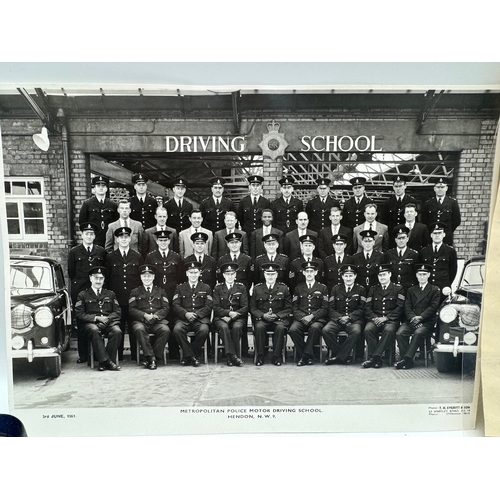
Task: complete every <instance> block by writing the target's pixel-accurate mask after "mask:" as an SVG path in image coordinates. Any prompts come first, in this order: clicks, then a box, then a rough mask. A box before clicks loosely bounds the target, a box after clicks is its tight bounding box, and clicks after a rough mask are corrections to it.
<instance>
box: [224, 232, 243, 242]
mask: <svg viewBox="0 0 500 500" xmlns="http://www.w3.org/2000/svg"><path fill="white" fill-rule="evenodd" d="M224 238H225V240H226V241H228V242H229V241H242V240H243V235H242V234H240V233H231V234H226V236H225V237H224Z"/></svg>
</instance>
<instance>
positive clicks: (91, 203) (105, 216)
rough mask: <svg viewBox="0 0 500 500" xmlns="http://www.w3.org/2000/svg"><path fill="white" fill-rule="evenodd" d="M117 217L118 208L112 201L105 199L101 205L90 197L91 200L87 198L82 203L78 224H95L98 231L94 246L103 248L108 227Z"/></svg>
mask: <svg viewBox="0 0 500 500" xmlns="http://www.w3.org/2000/svg"><path fill="white" fill-rule="evenodd" d="M118 217H119V215H118V207H117V205H116V203H115V202H114V201H111V200H110V199H109V198H105V200H104V202H103V203H102V204H101V203H100V202H99V201H97V198H96V197H95V196H92V198H88V199H87V200H85V201H84V202H83V204H82V207H81V208H80V214H79V216H78V223H79V224H83V223H84V222H93V223H94V224H96V225H97V227H98V230H97V233H96V235H95V240H94V244H95V245H99V246H100V247H103V248H104V247H105V244H106V231H107V230H108V226H109V224H111V223H112V222H114V221H115V220H117V219H118Z"/></svg>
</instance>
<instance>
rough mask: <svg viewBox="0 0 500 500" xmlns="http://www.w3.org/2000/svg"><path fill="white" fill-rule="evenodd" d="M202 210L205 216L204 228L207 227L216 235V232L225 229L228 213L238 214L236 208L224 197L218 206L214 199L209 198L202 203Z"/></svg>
mask: <svg viewBox="0 0 500 500" xmlns="http://www.w3.org/2000/svg"><path fill="white" fill-rule="evenodd" d="M200 210H201V213H202V214H203V227H206V228H207V229H209V230H210V231H212V233H214V234H215V232H216V231H220V230H221V229H224V228H225V225H224V217H225V215H226V212H235V213H236V206H235V204H234V203H233V202H232V201H231V200H229V199H227V198H225V197H224V196H222V197H221V199H220V204H219V205H216V204H215V201H214V197H213V196H209V197H208V198H205V199H204V200H202V202H201V203H200Z"/></svg>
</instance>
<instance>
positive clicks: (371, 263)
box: [352, 250, 384, 290]
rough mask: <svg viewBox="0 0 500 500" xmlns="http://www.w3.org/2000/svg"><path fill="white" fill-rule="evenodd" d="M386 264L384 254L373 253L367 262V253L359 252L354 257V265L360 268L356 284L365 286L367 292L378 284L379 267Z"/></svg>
mask: <svg viewBox="0 0 500 500" xmlns="http://www.w3.org/2000/svg"><path fill="white" fill-rule="evenodd" d="M383 262H384V254H383V253H382V252H375V251H373V250H372V251H371V255H370V259H369V260H366V258H365V252H364V251H363V252H359V253H357V254H355V255H353V257H352V263H353V264H354V265H355V266H356V267H357V268H358V274H357V276H356V283H359V284H360V285H363V286H364V287H366V289H367V290H369V289H370V287H371V286H373V285H377V284H378V266H379V265H380V264H382V263H383Z"/></svg>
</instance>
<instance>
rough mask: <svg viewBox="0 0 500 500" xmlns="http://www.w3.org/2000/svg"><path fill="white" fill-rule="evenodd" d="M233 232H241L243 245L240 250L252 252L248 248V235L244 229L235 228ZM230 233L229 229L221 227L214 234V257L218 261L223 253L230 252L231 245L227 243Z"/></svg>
mask: <svg viewBox="0 0 500 500" xmlns="http://www.w3.org/2000/svg"><path fill="white" fill-rule="evenodd" d="M233 233H238V234H241V247H240V252H243V253H246V254H247V255H249V254H250V251H249V248H248V236H247V233H245V232H244V231H240V230H239V229H235V230H234V231H233ZM227 235H228V232H227V229H221V230H220V231H217V232H216V233H215V234H214V240H213V242H212V252H211V255H212V257H213V258H214V259H215V260H216V261H217V260H218V259H220V258H221V257H222V256H223V255H226V254H227V253H228V252H229V247H228V245H227V241H226V236H227Z"/></svg>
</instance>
